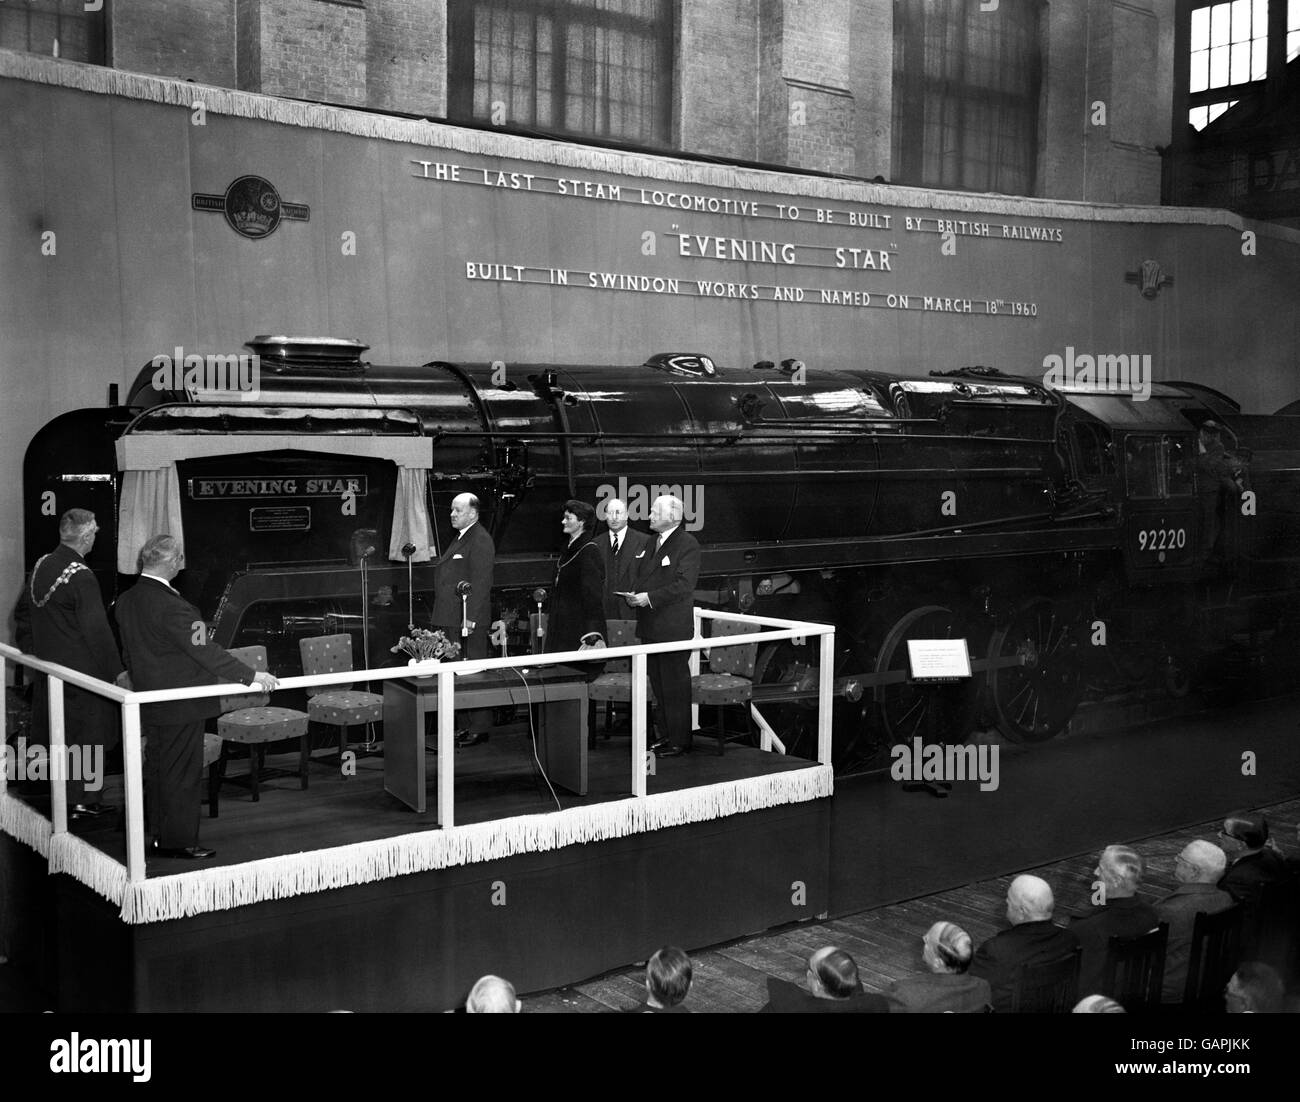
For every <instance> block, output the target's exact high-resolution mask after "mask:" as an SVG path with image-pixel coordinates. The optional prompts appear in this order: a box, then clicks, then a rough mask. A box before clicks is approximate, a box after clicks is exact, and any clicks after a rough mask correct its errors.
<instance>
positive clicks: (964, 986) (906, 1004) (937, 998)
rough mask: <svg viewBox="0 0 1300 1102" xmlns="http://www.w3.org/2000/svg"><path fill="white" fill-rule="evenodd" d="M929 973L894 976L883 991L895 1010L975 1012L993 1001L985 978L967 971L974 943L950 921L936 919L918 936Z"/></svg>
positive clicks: (911, 1011) (897, 1012)
mask: <svg viewBox="0 0 1300 1102" xmlns="http://www.w3.org/2000/svg"><path fill="white" fill-rule="evenodd" d="M921 943H922V949H921V959H922V960H923V961H925V966H926V967H927V968H928V969H929V970H930V971H929V973H928V974H924V975H918V976H908V977H906V978H905V979H901V980H895V981H894V982H893V983H892V984H891V985H890V987H889V990H888V991H887V992H885V994H886V996H887V997H888V999H889V1009H890V1012H891V1013H895V1014H899V1013H902V1014H942V1013H945V1012H948V1013H953V1014H978V1013H981V1012H983V1011H985V1010H987V1009H988V1008H989V1006H990V1005H991V1004H992V1001H993V995H992V992H991V991H990V990H989V985H988V981H987V980H984V979H980V977H978V976H972V975H969V974H968V971H967V970H968V969H969V968H970V963H971V958H972V957H973V956H974V947H973V946H972V945H971V940H970V934H968V933H967V932H966V931H965V930H963V929H962V928H961V927H960V926H957V925H954V924H953V923H951V922H936V923H935V924H934V925H933V926H931V927H930V928H929V929H928V930H927V931H926V932H925V937H924V938H922V939H921Z"/></svg>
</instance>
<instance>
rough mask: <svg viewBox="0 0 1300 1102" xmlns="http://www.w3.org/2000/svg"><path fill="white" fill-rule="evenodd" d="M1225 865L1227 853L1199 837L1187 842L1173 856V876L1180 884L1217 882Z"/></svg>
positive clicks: (1226, 864) (1226, 865)
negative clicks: (1179, 851)
mask: <svg viewBox="0 0 1300 1102" xmlns="http://www.w3.org/2000/svg"><path fill="white" fill-rule="evenodd" d="M1227 867H1228V856H1227V854H1225V853H1224V852H1223V850H1221V849H1220V848H1219V847H1218V846H1216V845H1215V844H1214V843H1213V842H1206V841H1202V840H1201V839H1200V838H1197V839H1196V841H1194V842H1188V843H1187V845H1185V846H1184V847H1183V849H1182V852H1181V853H1180V854H1179V855H1178V856H1177V857H1175V858H1174V876H1175V877H1176V878H1177V879H1178V881H1179V883H1181V884H1217V883H1218V882H1219V878H1220V877H1221V876H1222V875H1223V870H1224V869H1226V868H1227Z"/></svg>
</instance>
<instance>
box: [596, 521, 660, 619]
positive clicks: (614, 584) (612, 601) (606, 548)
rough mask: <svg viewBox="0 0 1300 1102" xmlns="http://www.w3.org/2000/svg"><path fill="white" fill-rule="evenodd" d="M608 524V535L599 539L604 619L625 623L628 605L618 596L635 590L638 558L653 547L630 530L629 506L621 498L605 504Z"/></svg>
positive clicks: (641, 535)
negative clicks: (601, 556)
mask: <svg viewBox="0 0 1300 1102" xmlns="http://www.w3.org/2000/svg"><path fill="white" fill-rule="evenodd" d="M605 524H606V525H608V527H609V531H608V532H605V533H604V534H603V535H601V536H597V537H596V538H597V540H598V541H599V543H600V548H601V552H602V554H603V555H604V556H605V619H606V620H626V619H627V618H628V608H627V601H625V600H624V599H623V598H622V597H620V596H618V594H620V593H628V592H631V590H633V589H634V588H635V587H636V576H637V568H638V566H639V565H640V563H639V562H638V561H637V560H638V556H640V557H641V558H642V559H644V557H645V556H644V555H643V554H642V553H643V552H644V551H645V549H646V547H647V546H649V544H650V543H651V537H650V536H647V535H646V534H645V533H644V532H638V531H637V530H636V529H635V528H630V527H628V523H627V506H626V505H625V504H624V503H623V502H622V501H620V500H619V499H618V498H611V499H610V500H609V501H607V502H605Z"/></svg>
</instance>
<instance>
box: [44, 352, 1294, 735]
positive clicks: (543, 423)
mask: <svg viewBox="0 0 1300 1102" xmlns="http://www.w3.org/2000/svg"><path fill="white" fill-rule="evenodd" d="M249 347H250V348H252V350H253V352H254V354H255V355H256V357H257V359H256V360H252V361H250V362H251V363H252V364H253V366H254V367H255V368H256V370H255V371H252V372H243V371H240V370H234V369H235V368H238V367H242V366H243V365H244V361H242V360H237V358H236V357H209V358H206V359H203V360H200V359H199V358H198V357H191V358H190V359H192V360H193V361H194V362H193V363H192V364H191V365H190V367H187V368H186V369H185V370H179V369H177V370H166V369H162V368H159V367H158V366H157V361H155V363H153V364H150V365H147V366H146V367H145V368H144V369H143V370H142V371H141V373H140V374H139V376H138V377H137V379H136V380H135V383H134V384H133V386H132V387H131V388H130V391H129V393H128V395H127V398H126V401H125V402H124V403H122V404H121V405H117V404H110V406H109V407H108V408H105V409H97V410H76V411H73V412H70V413H67V414H64V415H63V416H61V417H58V418H56V419H55V420H54V421H52V422H50V423H49V424H48V425H46V426H45V427H44V428H42V429H41V430H40V431H39V432H37V434H36V436H35V437H34V439H33V440H32V443H31V445H30V447H29V448H28V452H27V456H26V461H25V470H24V478H25V495H26V497H25V500H26V503H27V505H26V517H25V522H26V528H25V539H26V556H27V560H28V565H29V566H30V565H31V564H32V563H33V562H34V561H35V560H36V558H37V557H38V556H39V555H40V554H41V553H42V552H44V551H45V550H47V549H48V547H49V546H50V545H51V544H52V543H53V542H54V541H56V540H57V519H58V515H59V514H60V513H61V512H62V511H63V510H65V509H67V508H69V507H73V506H80V507H84V508H90V509H93V510H94V511H95V512H96V514H97V516H98V518H99V522H100V527H101V536H100V542H99V543H98V544H97V545H96V548H95V551H94V552H93V554H92V558H91V564H90V565H91V566H92V568H93V569H94V570H95V571H96V574H97V575H98V577H99V581H100V585H101V588H102V590H103V592H104V593H105V596H106V599H107V600H110V601H111V600H112V599H113V598H114V597H115V595H116V593H117V592H119V591H120V589H121V588H122V587H123V586H125V585H129V584H130V580H131V579H130V577H129V575H131V574H133V573H134V572H135V570H134V556H135V554H136V553H137V551H138V548H139V546H140V544H141V543H143V541H144V539H146V538H147V537H148V536H149V535H151V534H153V533H154V532H157V531H171V532H172V533H173V534H181V535H182V538H183V539H184V542H185V549H186V560H187V567H186V570H185V572H184V573H183V574H182V575H181V576H180V578H179V580H178V584H179V586H180V588H181V590H182V592H184V593H185V594H186V596H187V597H189V598H190V599H191V600H193V601H194V602H195V603H196V604H197V605H198V606H199V607H200V609H201V610H202V611H203V613H204V615H205V617H207V618H208V619H209V621H210V624H211V629H212V632H213V637H214V638H215V639H216V640H217V641H218V642H220V643H222V644H223V645H226V646H236V645H244V644H248V643H263V644H265V645H267V646H268V648H269V650H270V652H271V655H272V666H273V668H275V669H277V670H282V671H285V672H291V671H293V670H294V669H295V667H296V663H297V639H298V637H299V636H300V635H302V634H304V633H307V634H319V633H321V632H323V631H331V630H336V629H344V630H351V629H354V628H358V627H360V628H363V629H365V630H364V631H361V632H355V633H354V634H356V635H358V636H361V635H365V636H367V637H368V638H369V639H370V640H371V646H370V653H369V654H368V655H367V656H365V657H366V660H367V661H368V662H369V663H370V664H372V665H383V664H385V663H386V660H388V659H389V654H388V647H389V645H390V644H391V643H392V642H394V641H395V639H396V637H397V636H398V635H399V634H401V633H402V631H404V629H405V627H406V624H407V622H408V616H409V615H410V610H414V617H413V618H414V620H415V622H416V623H417V625H418V624H422V623H427V622H428V621H427V615H428V608H429V605H430V603H431V595H432V587H433V579H432V570H431V568H430V567H429V566H428V565H427V563H428V560H429V558H430V557H432V556H433V555H434V554H436V551H437V549H438V548H440V547H441V546H442V545H443V543H444V541H445V540H446V539H447V538H449V536H450V535H451V529H450V526H449V522H448V512H449V507H450V502H451V499H452V498H453V497H454V496H455V495H456V494H458V493H461V492H465V491H470V492H473V493H475V494H477V495H478V497H479V499H480V501H481V502H482V513H481V519H482V522H483V523H484V524H486V525H487V526H488V528H489V530H490V531H491V532H492V535H493V538H494V539H495V541H496V546H497V566H496V592H495V593H494V604H495V609H496V613H497V614H499V615H500V616H501V617H502V619H503V620H505V621H506V622H507V623H508V624H510V625H514V624H516V623H519V622H521V620H522V621H524V622H526V617H527V613H528V611H529V610H530V608H531V604H532V601H531V598H530V596H529V595H530V593H531V591H532V590H533V588H534V587H537V586H546V585H548V584H549V583H550V581H551V580H552V578H553V575H554V561H555V553H556V551H557V550H558V546H559V543H560V540H561V536H560V533H559V528H558V521H559V517H560V514H561V511H562V505H563V502H564V501H565V500H566V499H568V498H571V497H573V498H579V499H582V500H586V501H590V502H593V503H595V504H596V505H597V506H598V510H599V508H600V506H602V505H603V503H604V502H605V501H607V500H609V499H610V498H612V497H615V496H618V497H621V498H623V499H625V500H626V501H627V502H628V505H629V512H630V513H631V517H632V521H633V523H634V524H635V523H637V522H638V521H644V520H645V519H646V518H647V517H648V513H649V503H650V501H651V500H652V499H653V498H654V497H655V496H657V495H658V494H659V493H675V494H677V495H678V496H679V497H681V498H682V499H683V501H684V502H685V504H686V518H685V523H686V525H687V527H688V528H690V529H692V530H695V531H696V532H697V535H698V537H699V538H700V541H701V543H702V545H703V549H704V550H703V559H702V572H701V582H700V586H701V588H700V591H699V592H698V593H697V595H696V599H697V603H699V604H704V605H708V606H711V607H718V608H727V609H733V610H740V611H751V610H752V611H754V612H756V613H760V614H763V613H766V614H771V615H777V616H787V615H788V616H791V617H795V618H799V619H804V620H817V621H824V622H829V623H833V624H835V626H836V628H837V644H838V655H837V659H836V665H837V670H836V674H837V678H838V681H837V684H838V685H840V686H841V688H842V689H844V690H845V692H844V695H843V697H842V699H841V700H840V701H839V702H838V703H837V707H836V714H835V724H836V729H835V735H836V746H837V754H838V756H839V758H840V760H841V761H847V760H858V761H861V760H864V759H865V758H867V757H869V756H870V753H871V751H872V750H873V748H878V747H880V746H883V745H888V744H891V743H894V742H897V741H900V740H906V739H910V738H911V737H913V736H915V735H921V736H923V737H933V738H943V739H945V740H947V741H958V740H961V739H964V738H965V737H966V735H967V734H968V733H969V731H970V730H971V729H972V728H973V726H974V725H975V723H976V722H977V720H979V719H980V717H981V712H983V713H985V718H988V719H991V720H996V722H997V724H998V726H999V727H1000V728H1001V729H1002V731H1003V732H1004V733H1005V734H1006V735H1007V736H1008V737H1009V738H1012V739H1015V740H1018V741H1025V740H1038V739H1043V738H1048V737H1051V736H1052V735H1054V734H1055V733H1057V732H1058V731H1059V730H1061V728H1062V727H1063V726H1064V725H1065V724H1066V723H1067V722H1068V721H1069V719H1070V716H1071V715H1072V714H1073V712H1074V710H1075V707H1076V705H1077V704H1078V701H1079V698H1080V694H1081V693H1082V691H1083V688H1084V686H1085V684H1087V683H1089V682H1091V681H1095V680H1096V679H1097V678H1098V677H1102V678H1111V679H1116V680H1118V681H1120V682H1125V683H1129V684H1134V683H1137V682H1142V681H1153V680H1160V681H1163V682H1164V683H1165V685H1166V687H1167V688H1168V689H1169V690H1170V691H1173V692H1182V691H1185V690H1186V687H1187V684H1188V681H1189V679H1190V677H1191V676H1192V674H1193V672H1194V671H1195V670H1196V668H1197V666H1198V663H1200V662H1202V661H1203V660H1204V657H1205V656H1206V655H1209V654H1213V653H1214V652H1215V651H1216V650H1221V649H1222V648H1223V647H1224V646H1225V645H1226V644H1227V643H1228V642H1229V641H1230V640H1231V639H1232V638H1233V637H1235V636H1237V635H1239V634H1240V633H1242V632H1255V633H1258V632H1260V631H1264V632H1270V631H1271V632H1276V631H1278V630H1279V628H1280V626H1281V625H1282V624H1283V623H1284V621H1289V619H1290V613H1291V609H1292V606H1293V604H1294V601H1295V594H1296V592H1297V584H1296V582H1297V577H1296V563H1297V560H1298V558H1300V556H1297V547H1298V545H1300V532H1298V531H1297V521H1298V518H1297V512H1298V511H1300V494H1298V493H1297V484H1296V479H1297V475H1296V472H1297V469H1300V463H1297V459H1300V432H1297V427H1298V426H1300V420H1298V419H1296V418H1293V417H1288V416H1274V417H1259V416H1247V415H1243V414H1242V413H1241V411H1240V409H1239V408H1238V407H1237V405H1236V404H1235V403H1234V402H1232V401H1231V400H1230V399H1229V398H1227V397H1225V396H1224V395H1221V394H1219V393H1217V392H1214V391H1211V390H1209V389H1207V388H1204V387H1200V386H1197V385H1194V384H1179V383H1167V384H1156V385H1154V386H1153V387H1151V390H1150V395H1149V398H1147V399H1146V400H1138V399H1137V397H1136V396H1135V395H1133V394H1129V393H1107V392H1104V391H1098V390H1095V389H1088V388H1084V387H1080V388H1077V389H1075V390H1070V389H1052V388H1048V387H1047V386H1045V385H1043V383H1042V382H1040V381H1038V380H1036V379H1034V378H1032V377H1020V376H1017V375H1014V374H1010V373H1007V374H1004V373H1002V372H1000V371H997V370H993V369H990V368H981V367H966V368H956V369H952V370H948V371H944V372H935V373H931V374H930V375H928V376H924V377H905V376H897V375H892V374H889V373H886V372H883V371H878V370H874V369H869V368H866V367H864V368H862V369H861V370H848V371H831V370H819V369H818V367H817V365H816V364H815V363H809V364H806V365H805V364H802V363H798V362H795V361H786V362H784V363H783V364H782V365H780V366H777V365H775V364H772V363H761V364H756V365H754V366H753V367H744V368H735V367H721V366H717V365H715V364H714V362H713V361H712V360H711V359H710V358H709V357H707V356H704V355H700V354H695V353H662V354H656V355H652V356H651V357H649V359H647V361H646V362H645V363H643V364H638V365H635V366H610V365H593V364H571V365H554V364H547V365H537V364H503V363H495V364H488V363H476V364H465V363H451V362H443V361H434V362H430V363H426V364H423V365H420V366H379V365H374V364H371V363H369V362H367V361H366V360H365V359H364V352H365V350H366V346H365V345H362V344H359V343H358V342H355V341H340V340H302V339H291V338H283V337H281V338H257V339H255V340H254V341H251V342H249ZM180 355H181V353H180V350H178V360H179V358H180ZM185 363H186V364H190V360H186V361H185ZM171 366H172V367H173V368H175V367H177V365H176V364H172V365H171ZM214 367H215V368H216V369H218V370H217V375H218V376H221V377H220V378H215V379H214V376H213V370H214ZM223 368H224V369H227V370H225V371H224V372H223V371H222V370H220V369H223ZM1203 426H1204V427H1203ZM358 533H362V534H363V535H362V537H361V538H360V539H359V540H358V539H357V538H356V537H357V535H358ZM363 545H364V546H363ZM358 548H360V552H358ZM371 548H373V549H374V551H375V553H374V554H373V555H369V554H367V551H368V549H371ZM359 570H360V571H364V572H365V574H366V581H367V583H368V585H367V586H366V593H367V595H368V596H367V599H366V601H365V603H364V605H363V603H362V600H361V598H360V593H361V590H362V587H361V586H360V585H359V584H358V573H359ZM934 638H963V639H965V640H966V642H967V647H968V649H969V650H970V652H971V654H972V656H973V657H975V658H987V659H992V660H994V661H992V662H991V663H990V665H989V668H988V669H986V670H982V671H981V672H979V673H977V675H976V676H974V677H971V678H967V679H962V680H959V681H956V682H945V683H939V684H918V683H916V682H913V681H912V680H911V679H910V677H909V676H908V664H907V663H908V658H907V655H908V648H907V642H908V641H909V640H913V639H934ZM999 660H1001V661H999ZM815 662H816V648H815V647H798V646H794V645H792V644H790V643H780V644H776V645H774V646H772V647H769V648H766V649H764V650H763V651H761V652H760V655H759V661H758V669H757V670H756V680H757V681H759V682H760V683H761V684H762V686H763V690H764V693H763V695H764V697H765V699H766V700H767V701H768V702H769V703H768V705H766V706H765V707H770V708H772V709H775V710H777V711H778V712H779V715H777V716H775V717H769V718H775V719H776V725H777V727H778V733H782V734H783V737H785V738H786V740H787V745H788V746H789V747H790V748H791V749H792V750H793V751H795V752H799V751H800V750H802V751H803V752H807V753H810V752H811V750H812V745H813V740H812V739H811V737H808V736H810V735H811V732H812V729H813V725H814V721H815V711H814V710H813V706H812V701H811V698H812V696H813V695H814V694H813V693H812V690H813V689H814V688H815V685H816V672H817V671H816V669H815V668H814V665H813V664H814V663H815Z"/></svg>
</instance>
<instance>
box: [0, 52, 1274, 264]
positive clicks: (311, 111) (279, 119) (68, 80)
mask: <svg viewBox="0 0 1300 1102" xmlns="http://www.w3.org/2000/svg"><path fill="white" fill-rule="evenodd" d="M0 77H9V78H11V79H14V80H25V81H30V82H33V83H37V84H49V85H54V86H56V87H59V88H69V89H74V90H76V91H81V92H94V93H97V94H99V95H112V96H122V97H125V98H128V99H135V100H143V101H146V102H149V103H161V104H168V105H171V106H174V107H183V108H185V109H187V110H189V109H191V108H192V107H193V106H194V104H195V103H197V102H200V101H201V102H202V103H203V109H204V111H205V112H207V113H209V114H216V115H229V116H233V117H235V118H245V119H258V120H261V121H263V122H272V123H280V124H283V125H286V126H301V127H307V128H311V129H315V130H327V131H330V132H333V133H336V134H351V135H354V136H356V137H362V138H380V139H384V140H386V141H394V142H405V143H408V144H411V145H419V146H425V147H430V148H434V149H447V150H455V151H458V152H462V153H474V154H480V155H482V156H487V157H502V158H509V159H511V160H519V161H533V162H542V163H547V164H554V165H559V166H562V167H565V168H580V169H585V170H588V171H592V172H608V173H613V174H616V175H621V176H633V177H642V178H645V179H650V180H655V181H659V182H663V183H679V184H695V185H700V186H705V187H716V188H725V189H730V190H739V191H761V192H776V193H778V194H783V195H791V196H806V197H808V198H815V199H834V200H839V201H841V202H855V203H867V204H877V205H882V206H898V207H910V208H913V209H933V210H942V211H969V212H978V213H984V214H998V215H1011V216H1016V217H1021V218H1064V219H1071V220H1074V221H1079V222H1126V223H1129V222H1131V223H1142V222H1159V223H1173V224H1179V225H1184V224H1192V225H1206V226H1229V227H1231V228H1233V229H1235V230H1238V231H1240V230H1241V229H1242V228H1243V227H1244V226H1245V225H1246V222H1245V220H1243V219H1242V218H1241V217H1239V216H1238V215H1236V214H1233V213H1232V212H1230V211H1226V210H1219V209H1215V208H1200V207H1160V206H1124V205H1120V204H1104V203H1086V202H1080V201H1077V200H1069V199H1034V198H1030V197H1019V196H1005V195H992V194H987V193H981V194H976V193H970V192H952V191H935V190H931V189H928V188H912V187H903V186H901V185H898V184H872V183H866V182H861V181H854V180H838V179H830V178H826V177H818V176H800V175H794V174H788V173H783V172H771V171H763V170H761V169H751V168H741V167H738V166H728V165H716V164H700V163H697V162H694V161H685V160H681V159H678V158H673V157H668V156H651V155H647V154H638V153H624V152H620V151H618V150H609V149H597V148H594V147H591V146H583V145H577V144H574V143H572V142H561V141H551V140H547V139H544V138H525V137H520V136H517V135H514V134H501V133H493V132H491V131H480V130H467V129H462V128H461V127H456V126H448V125H446V124H444V123H434V122H426V121H424V120H415V119H401V118H396V117H393V116H391V115H382V114H374V113H371V112H365V111H354V110H350V109H348V108H345V107H326V106H323V105H321V104H317V103H300V102H298V101H297V100H286V99H278V98H276V97H274V96H266V95H262V94H260V93H255V92H240V91H236V90H234V89H230V88H217V87H214V86H212V85H207V84H193V83H190V82H189V81H180V80H169V79H167V78H164V77H155V76H148V75H146V74H144V73H129V72H124V71H122V70H120V69H107V68H103V67H101V66H97V65H86V64H82V63H80V62H71V61H61V60H57V59H54V58H48V57H43V56H41V55H39V54H27V53H19V52H16V51H12V50H0ZM1253 225H1254V228H1255V229H1256V231H1257V232H1259V233H1262V234H1265V235H1267V236H1281V237H1286V238H1290V239H1294V240H1296V241H1300V232H1297V231H1295V230H1291V229H1288V228H1286V227H1282V226H1274V225H1271V224H1269V223H1266V222H1264V223H1258V224H1253Z"/></svg>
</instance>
